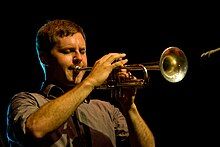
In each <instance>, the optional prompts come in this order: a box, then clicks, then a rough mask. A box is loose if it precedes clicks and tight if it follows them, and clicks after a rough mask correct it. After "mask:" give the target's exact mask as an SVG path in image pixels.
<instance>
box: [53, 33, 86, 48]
mask: <svg viewBox="0 0 220 147" xmlns="http://www.w3.org/2000/svg"><path fill="white" fill-rule="evenodd" d="M56 45H58V46H60V47H62V46H86V42H85V39H84V38H83V36H82V34H81V33H76V34H73V35H71V36H65V37H59V38H58V40H57V43H56Z"/></svg>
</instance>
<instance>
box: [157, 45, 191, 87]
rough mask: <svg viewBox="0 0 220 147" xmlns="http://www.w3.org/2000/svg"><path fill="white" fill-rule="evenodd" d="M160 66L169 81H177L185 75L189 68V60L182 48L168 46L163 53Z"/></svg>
mask: <svg viewBox="0 0 220 147" xmlns="http://www.w3.org/2000/svg"><path fill="white" fill-rule="evenodd" d="M159 68H160V71H161V74H162V75H163V77H164V78H165V79H166V80H167V81H169V82H172V83H176V82H179V81H181V80H182V79H183V78H184V77H185V75H186V72H187V70H188V61H187V58H186V56H185V54H184V52H183V51H182V50H181V49H179V48H177V47H168V48H166V49H165V50H164V51H163V53H162V54H161V57H160V61H159Z"/></svg>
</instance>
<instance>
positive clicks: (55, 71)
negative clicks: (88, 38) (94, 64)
mask: <svg viewBox="0 0 220 147" xmlns="http://www.w3.org/2000/svg"><path fill="white" fill-rule="evenodd" d="M50 57H51V59H49V61H50V62H49V65H48V68H49V71H50V75H49V76H50V77H48V78H52V80H55V81H56V82H58V83H61V84H64V85H69V86H70V85H74V84H77V83H79V82H80V81H81V80H82V78H83V75H84V72H83V71H80V72H79V73H78V72H76V71H75V70H74V69H73V66H74V65H77V66H79V67H87V56H86V42H85V40H84V38H83V36H82V34H81V33H76V34H74V35H72V36H67V37H63V38H59V40H58V41H57V43H56V44H55V46H54V47H53V49H52V50H51V56H50ZM50 57H49V58H50Z"/></svg>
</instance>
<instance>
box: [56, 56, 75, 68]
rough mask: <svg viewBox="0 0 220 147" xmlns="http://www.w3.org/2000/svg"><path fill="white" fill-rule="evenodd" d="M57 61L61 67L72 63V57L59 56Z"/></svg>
mask: <svg viewBox="0 0 220 147" xmlns="http://www.w3.org/2000/svg"><path fill="white" fill-rule="evenodd" d="M57 61H58V64H59V65H60V66H61V67H63V68H65V67H69V66H70V65H71V63H72V57H71V56H60V57H59V58H58V60H57Z"/></svg>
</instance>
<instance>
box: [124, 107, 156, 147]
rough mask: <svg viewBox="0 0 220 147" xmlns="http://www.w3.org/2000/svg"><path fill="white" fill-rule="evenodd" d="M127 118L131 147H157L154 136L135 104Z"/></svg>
mask: <svg viewBox="0 0 220 147" xmlns="http://www.w3.org/2000/svg"><path fill="white" fill-rule="evenodd" d="M125 116H126V120H127V123H128V128H129V134H130V135H129V137H130V141H131V145H132V146H135V147H137V146H140V147H155V140H154V136H153V134H152V132H151V131H150V129H149V127H148V126H147V124H146V123H145V122H144V120H143V119H142V117H141V116H140V114H139V112H138V110H137V108H136V106H135V104H132V106H131V109H130V110H129V111H128V112H127V113H126V115H125Z"/></svg>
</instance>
